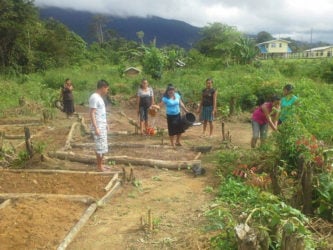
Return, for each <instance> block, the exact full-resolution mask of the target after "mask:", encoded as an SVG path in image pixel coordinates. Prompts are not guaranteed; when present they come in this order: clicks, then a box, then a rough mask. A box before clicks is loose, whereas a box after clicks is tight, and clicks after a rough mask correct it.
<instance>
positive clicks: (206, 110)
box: [200, 106, 214, 122]
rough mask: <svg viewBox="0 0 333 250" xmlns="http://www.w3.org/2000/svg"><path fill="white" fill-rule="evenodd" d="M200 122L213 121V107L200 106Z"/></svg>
mask: <svg viewBox="0 0 333 250" xmlns="http://www.w3.org/2000/svg"><path fill="white" fill-rule="evenodd" d="M200 118H201V121H210V122H211V121H213V119H214V117H213V106H202V111H201V117H200Z"/></svg>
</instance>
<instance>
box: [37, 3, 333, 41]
mask: <svg viewBox="0 0 333 250" xmlns="http://www.w3.org/2000/svg"><path fill="white" fill-rule="evenodd" d="M35 4H36V5H37V6H50V7H64V8H71V9H76V10H85V11H90V12H98V13H103V14H110V15H117V16H123V17H126V16H139V17H145V16H159V17H163V18H166V19H176V20H181V21H184V22H187V23H189V24H191V25H194V26H198V27H203V26H206V25H208V24H209V23H214V22H219V23H223V24H227V25H229V26H236V27H237V29H238V30H239V31H242V32H244V33H249V34H257V33H258V32H260V31H267V32H269V33H271V34H272V35H273V36H274V37H276V38H280V37H281V38H282V37H291V38H292V39H295V40H300V41H303V42H311V39H312V42H316V41H323V42H328V43H331V44H333V25H332V24H333V15H332V13H333V1H332V0H288V1H287V0H94V1H92V0H35ZM311 30H312V32H311Z"/></svg>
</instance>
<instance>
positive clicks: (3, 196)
mask: <svg viewBox="0 0 333 250" xmlns="http://www.w3.org/2000/svg"><path fill="white" fill-rule="evenodd" d="M0 198H1V199H6V200H7V199H24V198H37V199H41V198H44V199H48V198H57V199H65V200H69V201H75V202H83V203H85V204H91V203H93V202H95V201H96V199H95V198H94V197H92V196H89V195H65V194H36V193H0Z"/></svg>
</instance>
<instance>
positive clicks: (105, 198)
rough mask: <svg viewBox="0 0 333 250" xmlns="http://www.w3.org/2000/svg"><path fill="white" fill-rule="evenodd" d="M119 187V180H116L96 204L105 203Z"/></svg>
mask: <svg viewBox="0 0 333 250" xmlns="http://www.w3.org/2000/svg"><path fill="white" fill-rule="evenodd" d="M119 187H120V181H118V180H117V182H116V183H115V184H114V186H113V187H112V188H111V189H110V190H109V191H108V192H107V193H106V194H105V195H104V196H103V197H102V198H101V199H100V200H99V201H98V202H97V205H98V206H102V205H104V204H106V203H107V202H108V201H109V200H110V199H111V197H112V195H113V194H114V193H115V191H116V190H117V189H118V188H119Z"/></svg>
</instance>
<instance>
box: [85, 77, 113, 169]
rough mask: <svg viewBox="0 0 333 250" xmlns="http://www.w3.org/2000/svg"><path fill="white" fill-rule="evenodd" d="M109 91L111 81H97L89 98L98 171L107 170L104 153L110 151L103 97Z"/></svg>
mask: <svg viewBox="0 0 333 250" xmlns="http://www.w3.org/2000/svg"><path fill="white" fill-rule="evenodd" d="M108 91H109V83H108V82H107V81H105V80H100V81H98V82H97V89H96V91H95V93H93V94H92V95H91V96H90V98H89V108H90V112H89V114H90V120H91V131H92V133H93V135H94V140H95V146H96V147H95V153H96V159H97V171H102V172H103V171H107V169H106V168H105V167H103V166H102V162H103V157H104V154H106V153H107V152H108V138H107V135H108V133H107V132H108V124H107V118H106V108H105V103H104V100H103V97H104V96H106V95H107V93H108Z"/></svg>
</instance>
